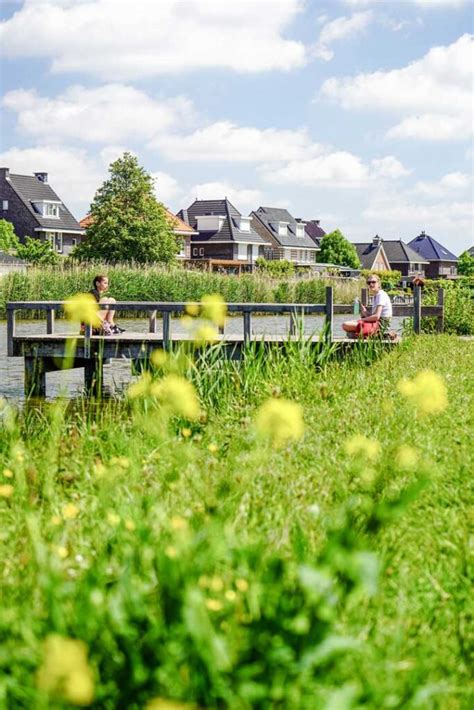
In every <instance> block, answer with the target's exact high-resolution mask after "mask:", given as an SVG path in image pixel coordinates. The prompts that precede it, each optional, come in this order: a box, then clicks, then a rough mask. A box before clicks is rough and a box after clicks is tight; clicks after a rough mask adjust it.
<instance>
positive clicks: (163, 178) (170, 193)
mask: <svg viewBox="0 0 474 710" xmlns="http://www.w3.org/2000/svg"><path fill="white" fill-rule="evenodd" d="M151 177H152V178H153V179H154V181H155V195H156V198H157V199H158V200H159V201H160V202H163V204H164V205H166V206H168V205H169V204H170V203H173V202H174V201H175V200H177V199H178V198H180V197H182V195H183V190H182V189H181V187H180V185H179V183H178V181H177V180H176V178H174V177H173V176H172V175H169V174H168V173H163V172H161V171H157V172H154V173H151Z"/></svg>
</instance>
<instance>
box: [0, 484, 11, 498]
mask: <svg viewBox="0 0 474 710" xmlns="http://www.w3.org/2000/svg"><path fill="white" fill-rule="evenodd" d="M13 491H14V488H13V486H12V485H11V484H10V483H2V484H1V485H0V498H11V497H12V495H13Z"/></svg>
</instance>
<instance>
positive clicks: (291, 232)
mask: <svg viewBox="0 0 474 710" xmlns="http://www.w3.org/2000/svg"><path fill="white" fill-rule="evenodd" d="M250 216H251V218H252V226H253V228H254V229H255V231H256V232H257V233H258V234H260V236H261V237H262V239H264V240H265V241H266V242H268V243H269V245H268V246H267V247H266V248H265V250H264V256H265V258H266V259H269V260H273V259H276V260H282V259H286V260H287V261H291V262H292V263H293V264H296V265H298V266H308V265H310V264H314V263H315V262H316V254H317V252H318V250H319V248H318V246H317V245H316V243H315V242H314V240H313V239H311V237H309V236H308V234H307V233H306V230H305V223H304V222H302V221H300V220H296V219H295V218H294V217H293V216H292V215H291V214H290V213H289V212H288V210H285V209H281V208H278V207H259V208H258V210H254V211H253V212H251V213H250Z"/></svg>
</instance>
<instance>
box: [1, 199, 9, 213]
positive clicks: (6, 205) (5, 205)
mask: <svg viewBox="0 0 474 710" xmlns="http://www.w3.org/2000/svg"><path fill="white" fill-rule="evenodd" d="M2 209H3V211H4V212H6V211H7V209H8V200H3V201H2Z"/></svg>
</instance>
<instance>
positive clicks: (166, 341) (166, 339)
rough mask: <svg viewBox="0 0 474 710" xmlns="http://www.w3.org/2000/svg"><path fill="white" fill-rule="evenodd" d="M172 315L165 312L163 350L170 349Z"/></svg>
mask: <svg viewBox="0 0 474 710" xmlns="http://www.w3.org/2000/svg"><path fill="white" fill-rule="evenodd" d="M170 334H171V313H170V312H169V311H163V350H169V348H170Z"/></svg>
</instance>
